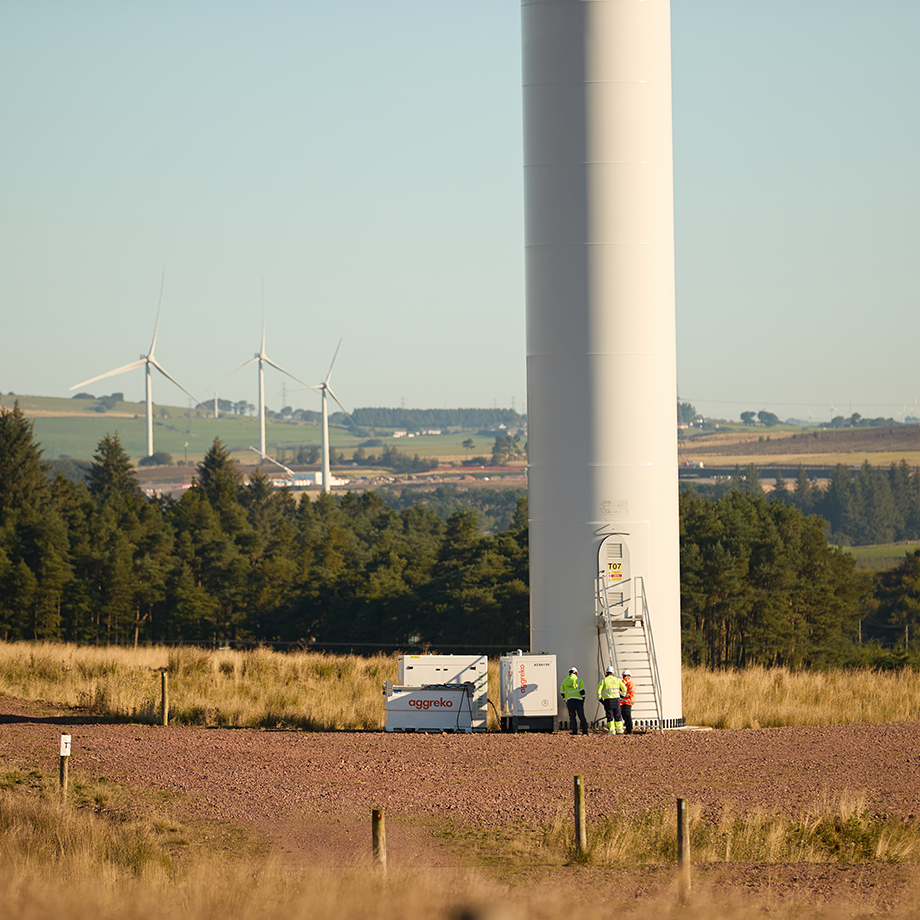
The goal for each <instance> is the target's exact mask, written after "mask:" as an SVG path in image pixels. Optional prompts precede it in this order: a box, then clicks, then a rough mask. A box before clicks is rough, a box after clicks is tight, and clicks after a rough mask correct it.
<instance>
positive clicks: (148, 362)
mask: <svg viewBox="0 0 920 920" xmlns="http://www.w3.org/2000/svg"><path fill="white" fill-rule="evenodd" d="M165 280H166V273H165V272H164V273H163V278H162V279H161V280H160V302H159V303H158V304H157V320H156V323H155V324H154V327H153V341H152V342H151V343H150V351H149V352H148V353H147V354H146V355H141V356H140V358H139V359H138V360H137V361H132V362H131V363H130V364H126V365H125V366H124V367H119V368H116V369H115V370H114V371H108V372H107V373H105V374H100V375H99V376H98V377H90V379H89V380H84V381H83V382H82V383H78V384H76V385H75V386H72V387H71V388H70V389H71V390H77V389H79V388H80V387H85V386H88V385H89V384H91V383H95V382H96V381H97V380H104V379H105V378H106V377H114V376H115V375H116V374H123V373H124V372H125V371H133V370H134V368H136V367H141V366H146V371H145V373H146V377H147V456H148V457H149V456H151V455H152V454H153V388H152V383H151V370H150V369H151V368H152V367H155V368H156V369H157V370H158V371H159V372H160V373H161V374H162V375H163V376H164V377H165V378H166V379H167V380H170V381H172V382H173V383H174V384H175V385H176V386H177V387H179V389H180V390H182V392H183V393H185V394H186V395H187V396H190V397H191V398H192V399H193V400H194V401H195V404H196V405H197V403H198V399H197V398H196V397H195V396H193V395H192V394H191V393H189V391H188V390H186V389H185V387H184V386H182V384H181V383H179V381H178V380H176V379H175V378H174V377H171V376H170V375H169V374H168V373H166V371H165V370H163V367H162V366H161V364H160V362H159V361H157V359H156V358H155V357H154V355H153V351H154V349H155V348H156V346H157V331H158V330H159V328H160V307H161V306H162V304H163V282H164V281H165Z"/></svg>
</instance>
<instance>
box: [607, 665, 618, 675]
mask: <svg viewBox="0 0 920 920" xmlns="http://www.w3.org/2000/svg"><path fill="white" fill-rule="evenodd" d="M607 673H608V674H616V671H615V670H614V667H613V665H612V664H608V665H607Z"/></svg>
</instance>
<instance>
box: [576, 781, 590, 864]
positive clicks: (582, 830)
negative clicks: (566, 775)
mask: <svg viewBox="0 0 920 920" xmlns="http://www.w3.org/2000/svg"><path fill="white" fill-rule="evenodd" d="M587 852H588V831H587V828H586V825H585V780H584V777H583V776H576V777H575V855H576V856H584V855H585V854H586V853H587Z"/></svg>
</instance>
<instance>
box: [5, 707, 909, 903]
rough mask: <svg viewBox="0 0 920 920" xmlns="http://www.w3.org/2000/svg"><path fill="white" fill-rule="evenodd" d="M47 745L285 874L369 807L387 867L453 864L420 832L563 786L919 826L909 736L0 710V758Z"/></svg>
mask: <svg viewBox="0 0 920 920" xmlns="http://www.w3.org/2000/svg"><path fill="white" fill-rule="evenodd" d="M62 731H66V732H69V733H70V734H71V735H72V737H73V756H72V760H71V769H72V770H74V771H85V772H87V773H89V774H91V775H93V776H105V777H106V778H108V779H112V780H116V781H119V782H124V783H127V784H129V785H130V786H133V787H137V788H143V789H148V790H154V791H161V792H166V793H173V794H175V796H174V797H173V798H172V801H173V803H174V804H173V805H172V806H171V807H172V808H173V809H174V810H177V816H179V817H181V815H182V814H183V813H184V814H188V815H194V816H196V817H197V818H209V819H210V818H213V819H218V820H222V821H229V822H232V823H234V824H236V825H241V826H243V827H248V828H250V829H253V830H255V831H256V832H258V833H259V834H261V835H262V836H263V837H264V838H265V839H266V840H267V841H268V843H269V844H270V846H271V847H272V848H274V849H275V850H277V851H278V852H279V853H281V854H283V855H284V856H285V857H286V858H287V859H289V860H290V861H292V862H294V863H310V864H317V863H336V864H341V863H342V862H343V861H344V862H354V861H357V860H361V859H364V858H366V853H367V850H368V846H369V811H370V809H371V808H373V807H380V808H384V809H385V810H386V813H387V821H388V844H389V850H390V858H391V860H393V861H399V860H400V859H405V860H407V861H412V862H413V864H421V865H426V866H430V867H442V866H455V865H459V864H460V862H461V856H460V855H459V853H458V851H456V850H454V849H453V848H452V846H451V845H450V844H449V843H446V842H443V841H441V840H439V839H437V838H435V837H433V836H432V835H431V829H432V827H433V826H434V825H435V824H437V825H438V826H443V824H442V822H443V819H447V820H449V821H451V822H452V823H453V824H454V825H455V826H456V827H458V828H474V829H489V828H499V827H506V826H513V825H515V824H518V823H521V822H525V823H534V822H536V823H539V822H543V821H548V820H550V819H552V818H553V817H554V816H555V815H556V813H557V812H558V811H559V810H560V809H564V810H565V811H566V812H567V811H568V810H569V808H570V802H571V794H572V792H571V790H572V776H573V775H574V774H582V775H584V777H585V785H586V794H587V802H588V813H589V820H590V819H592V818H596V817H598V816H600V815H602V814H604V813H605V811H607V810H608V809H613V808H622V807H624V806H625V805H627V804H628V806H629V807H633V808H636V809H642V808H646V807H673V804H674V799H675V797H677V796H681V797H684V798H688V799H689V800H691V802H692V803H697V804H699V805H700V806H701V807H702V809H703V811H704V814H707V815H716V814H718V813H719V812H720V811H721V810H722V809H725V808H730V809H733V810H736V811H746V810H751V809H755V808H767V809H779V810H785V811H788V812H794V811H797V810H799V809H801V808H803V807H806V806H808V805H811V804H815V803H817V802H818V801H819V800H820V799H821V798H822V796H831V797H834V798H836V797H838V796H839V795H840V794H841V793H842V792H844V791H851V792H855V793H858V794H862V795H864V796H865V799H866V803H867V806H868V808H869V810H870V811H871V812H872V813H876V814H884V815H889V816H892V817H899V818H910V817H912V816H915V815H918V814H920V722H907V723H883V724H856V725H844V726H820V727H807V728H776V729H758V730H744V731H718V732H714V731H713V732H710V731H692V730H685V731H673V732H668V733H666V734H664V735H658V734H646V735H635V736H631V737H616V736H614V737H608V736H606V735H592V736H590V737H577V738H573V737H570V736H569V735H568V734H557V735H536V734H534V735H527V734H521V735H502V734H487V735H412V734H387V733H384V732H340V733H323V734H320V733H316V734H314V733H304V732H283V731H277V732H273V731H257V730H247V729H206V728H191V727H184V726H175V727H173V726H171V727H168V728H163V727H158V726H146V725H118V724H104V723H99V722H98V721H95V720H93V719H92V718H91V717H84V716H81V715H80V714H79V713H73V712H72V711H70V710H63V709H58V708H55V707H52V706H51V705H50V704H34V703H30V702H27V701H21V700H14V699H10V698H4V697H0V758H2V761H3V762H5V763H7V764H10V763H17V762H22V763H28V764H30V765H35V766H39V767H41V768H43V769H47V770H53V769H56V767H57V762H58V744H59V741H58V738H59V735H60V733H61V732H62ZM895 870H899V867H893V868H892V869H890V870H889V869H888V868H886V867H880V868H873V869H872V871H871V872H869V871H868V870H867V868H866V867H861V868H860V867H855V868H853V869H852V870H847V869H842V868H838V867H836V866H835V867H832V868H830V869H827V870H826V871H825V872H824V876H823V880H822V873H821V872H820V871H819V870H818V869H816V867H814V866H811V867H799V868H798V869H797V868H796V867H791V868H790V867H769V868H767V869H763V867H761V869H760V870H756V869H752V868H751V867H750V866H748V867H740V868H739V867H738V866H737V864H733V866H731V867H724V868H723V871H722V876H723V877H724V879H727V880H728V881H727V882H726V883H727V884H728V883H731V884H745V885H746V884H748V883H749V880H750V879H751V878H757V877H760V876H763V877H764V878H766V877H769V880H768V882H766V883H765V884H768V885H769V887H770V890H771V891H772V892H774V893H775V892H777V891H780V890H782V887H783V881H782V880H783V879H784V878H788V879H790V880H793V879H794V881H788V885H789V886H790V890H792V889H795V888H797V887H800V886H801V885H803V884H804V885H806V886H807V887H808V889H809V890H810V891H811V890H814V892H815V896H816V897H819V898H822V899H825V900H826V899H828V898H830V897H831V896H832V894H833V893H834V892H837V893H843V892H844V891H846V890H847V887H848V886H849V887H851V888H853V890H854V891H857V890H858V891H859V892H861V893H862V896H864V897H870V896H871V897H876V896H881V895H879V894H878V892H884V893H885V894H884V896H885V897H891V896H892V894H891V891H892V890H894V889H897V890H898V891H900V890H901V889H903V888H904V886H905V885H907V884H908V881H909V880H908V879H907V876H906V875H905V873H904V871H895ZM556 871H560V870H556ZM563 871H564V870H563ZM584 871H594V872H595V873H596V872H598V871H600V870H581V869H578V870H571V871H570V873H569V875H570V878H571V879H572V880H573V881H574V879H575V878H576V877H577V876H578V873H581V872H584ZM705 871H706V872H708V873H709V874H712V872H713V870H712V869H711V868H710V869H707V870H705ZM739 873H740V875H739ZM854 873H855V874H854ZM908 874H909V873H908ZM618 878H619V880H620V882H623V880H624V879H628V880H629V885H631V886H632V889H631V890H632V891H633V892H634V895H635V896H639V893H640V892H641V891H644V890H645V888H643V886H648V888H649V890H652V889H655V887H656V885H657V886H658V887H660V886H661V885H664V884H669V883H670V882H669V879H670V876H669V875H668V874H667V873H665V874H662V873H661V872H659V871H658V870H655V869H654V868H652V869H649V870H642V871H633V872H625V870H624V872H621V873H617V872H616V870H611V871H610V875H609V879H608V880H609V881H610V883H611V884H614V883H615V882H616V880H617V879H618ZM886 879H887V881H886ZM739 880H740V881H739ZM803 880H804V881H803ZM892 886H894V888H893V889H892ZM756 887H757V886H755V888H756Z"/></svg>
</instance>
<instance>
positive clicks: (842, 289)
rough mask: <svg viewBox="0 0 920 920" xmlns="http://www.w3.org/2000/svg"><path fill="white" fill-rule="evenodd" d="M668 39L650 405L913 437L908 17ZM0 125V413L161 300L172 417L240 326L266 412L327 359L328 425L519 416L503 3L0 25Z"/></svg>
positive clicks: (766, 11) (99, 356)
mask: <svg viewBox="0 0 920 920" xmlns="http://www.w3.org/2000/svg"><path fill="white" fill-rule="evenodd" d="M671 6H672V10H671V26H672V38H671V41H672V58H673V74H672V77H673V84H672V87H673V112H674V179H675V247H676V260H677V365H678V384H679V396H680V399H681V400H682V401H689V402H692V403H693V404H694V405H695V406H696V408H697V409H698V410H699V411H700V412H703V413H704V414H706V415H709V416H713V417H717V418H738V417H739V415H740V413H741V412H742V411H745V410H754V411H758V410H761V409H766V410H768V411H771V412H775V413H776V414H777V415H779V416H780V417H781V418H790V417H793V418H799V419H802V420H814V421H820V420H826V419H829V418H831V417H832V416H834V415H847V416H849V415H850V414H852V413H853V412H858V413H860V414H861V415H863V416H864V417H875V416H879V415H882V416H885V417H889V416H891V417H894V418H898V419H900V418H903V417H904V416H905V415H912V414H913V415H917V416H920V407H918V405H917V403H918V399H920V372H918V370H920V367H918V365H920V362H918V358H917V356H918V352H920V349H918V348H917V344H916V343H917V340H918V333H920V298H918V290H920V258H918V256H917V252H918V249H920V170H918V168H917V164H918V163H920V106H918V104H917V99H918V96H920V93H918V90H920V55H918V54H917V53H916V46H917V42H918V39H920V3H917V2H916V0H885V2H884V3H869V2H866V0H861V2H851V0H761V2H757V3H754V2H741V3H739V2H738V0H672V5H671ZM0 125H2V133H0V390H2V391H3V392H4V393H7V392H13V393H20V394H29V395H45V396H70V395H72V393H71V392H70V390H69V387H71V386H73V385H74V384H77V383H79V382H81V381H83V380H86V379H88V378H90V377H93V376H95V375H97V374H101V373H103V372H105V371H108V370H112V369H114V368H116V367H120V366H122V365H124V364H127V363H129V362H131V361H134V360H136V359H137V358H138V356H140V355H142V354H144V353H146V352H147V351H148V349H149V347H150V343H151V339H152V336H153V329H154V323H155V320H156V315H157V306H158V303H159V302H160V286H161V280H163V294H162V307H161V315H160V325H159V333H158V338H157V344H156V352H155V354H156V357H157V359H158V360H159V361H160V363H161V364H162V365H163V367H164V368H165V369H166V370H167V371H168V372H169V373H170V374H172V375H173V376H174V377H175V378H176V379H177V380H178V381H179V382H180V383H181V384H182V385H183V386H184V387H185V388H186V389H188V390H190V391H191V392H192V393H193V394H195V395H196V396H199V397H200V398H201V399H202V400H204V399H208V398H212V397H213V393H214V391H215V390H216V391H217V392H218V393H219V395H220V397H221V398H226V399H231V400H234V401H237V400H240V399H247V400H248V401H250V402H252V403H255V402H257V376H256V371H255V368H254V367H253V366H250V367H248V368H245V369H244V370H241V371H240V372H239V373H236V374H233V375H231V376H229V377H228V376H226V375H227V374H229V373H230V372H231V371H232V370H233V369H234V368H236V367H239V366H240V365H241V364H243V363H244V362H245V361H247V360H249V359H250V358H251V357H252V356H253V355H254V353H255V352H257V351H258V350H259V344H260V337H261V329H262V310H263V302H264V315H265V336H266V353H267V354H268V356H269V357H270V358H271V359H272V360H273V361H275V362H276V363H278V364H280V365H281V366H282V367H283V368H285V369H286V370H288V371H290V373H292V374H294V375H295V376H296V377H298V378H299V379H300V381H301V382H297V381H294V380H291V379H290V378H285V377H284V376H283V375H282V374H280V373H279V372H277V371H274V370H268V371H267V372H266V402H267V404H268V406H269V407H270V408H273V409H280V408H281V407H282V405H285V404H286V405H291V406H293V407H295V408H297V407H298V406H302V407H304V408H313V409H319V403H320V400H319V395H318V394H317V393H315V392H314V391H304V390H302V389H299V388H300V387H301V386H302V383H308V384H315V383H319V382H320V381H321V380H322V379H323V378H324V377H325V376H326V373H327V371H328V369H329V363H330V361H331V360H332V356H333V354H334V352H335V349H336V346H337V345H338V343H339V340H340V339H342V346H341V351H340V352H339V356H338V360H337V362H336V366H335V370H334V373H333V377H332V385H333V388H334V390H335V392H336V394H337V395H338V396H339V398H340V399H341V400H342V402H343V403H344V404H345V406H346V407H347V408H348V409H352V408H355V407H359V406H399V405H403V404H404V405H405V406H407V407H419V408H443V407H461V406H463V407H465V406H480V407H492V406H499V407H511V406H512V405H513V406H514V407H515V408H517V409H518V410H521V409H525V408H526V403H525V394H526V381H525V341H524V322H525V307H524V304H525V301H524V280H523V262H524V251H523V155H522V133H521V39H520V4H519V2H518V0H465V2H463V3H446V2H431V0H388V2H386V3H381V2H380V0H349V2H348V3H336V2H330V0H296V2H295V0H285V2H280V0H265V2H263V3H259V4H254V3H248V2H246V3H244V2H234V0H221V2H214V0H197V2H188V0H185V2H181V3H180V2H175V0H164V2H157V3H153V2H146V3H144V2H136V3H130V4H126V3H120V2H116V0H108V2H98V0H81V2H79V3H73V2H69V0H67V2H60V0H42V2H37V3H36V2H33V3H27V2H24V0H0ZM263 290H264V301H263ZM143 380H144V375H143V371H142V370H140V369H137V370H134V371H131V372H128V373H126V374H124V375H121V376H118V377H113V378H109V379H107V380H103V381H99V382H98V383H97V384H93V385H91V386H89V387H87V388H86V389H87V390H89V391H90V392H93V393H95V394H96V395H102V394H107V393H110V392H114V391H122V392H124V393H125V396H126V398H129V399H141V398H142V394H143V386H144V383H143ZM154 400H155V401H156V402H161V403H167V404H173V405H185V404H186V403H187V397H186V396H185V394H183V393H182V391H181V390H178V389H177V388H175V387H174V386H173V385H172V384H170V383H168V382H167V381H166V380H163V379H162V378H160V379H156V380H155V381H154Z"/></svg>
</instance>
